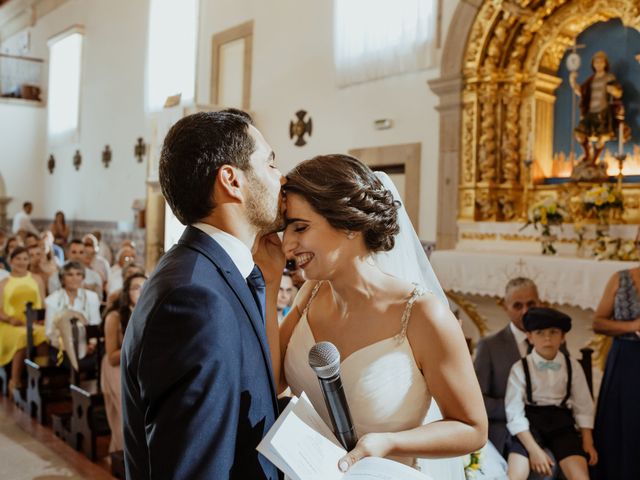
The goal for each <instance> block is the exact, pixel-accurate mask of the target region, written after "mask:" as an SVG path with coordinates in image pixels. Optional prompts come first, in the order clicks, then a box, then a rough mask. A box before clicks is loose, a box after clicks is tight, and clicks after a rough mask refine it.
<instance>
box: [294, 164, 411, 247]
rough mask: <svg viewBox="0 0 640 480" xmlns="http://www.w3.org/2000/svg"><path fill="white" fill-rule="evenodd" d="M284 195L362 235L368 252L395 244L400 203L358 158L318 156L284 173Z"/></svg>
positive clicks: (331, 223)
mask: <svg viewBox="0 0 640 480" xmlns="http://www.w3.org/2000/svg"><path fill="white" fill-rule="evenodd" d="M282 189H283V190H284V192H285V193H296V194H298V195H300V196H301V197H302V198H304V199H305V200H306V201H307V202H309V204H310V205H311V207H312V208H313V209H314V210H315V211H316V212H318V213H319V214H320V215H322V216H323V217H324V218H325V219H326V220H327V221H328V222H329V224H330V225H331V226H332V227H333V228H336V229H338V230H346V231H352V232H362V236H363V238H364V243H365V245H366V246H367V248H368V249H369V250H370V251H371V252H382V251H389V250H391V249H392V248H393V246H394V245H395V235H396V234H397V233H398V232H399V231H400V227H399V226H398V208H399V207H400V202H398V201H396V200H394V198H393V194H392V193H391V192H390V191H389V190H387V189H386V188H385V187H384V185H383V184H382V182H381V181H380V179H378V177H376V175H375V174H374V173H373V172H372V171H371V169H370V168H369V167H367V166H366V165H365V164H364V163H362V162H361V161H360V160H358V159H357V158H354V157H351V156H349V155H341V154H334V155H319V156H317V157H314V158H312V159H311V160H305V161H304V162H301V163H299V164H298V165H296V166H295V167H293V169H291V171H290V172H289V173H287V183H285V184H284V185H283V186H282Z"/></svg>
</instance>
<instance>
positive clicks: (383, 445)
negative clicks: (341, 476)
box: [338, 433, 393, 472]
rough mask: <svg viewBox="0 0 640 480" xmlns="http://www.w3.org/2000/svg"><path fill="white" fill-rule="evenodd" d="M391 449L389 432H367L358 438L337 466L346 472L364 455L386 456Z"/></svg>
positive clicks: (391, 442)
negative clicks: (353, 446)
mask: <svg viewBox="0 0 640 480" xmlns="http://www.w3.org/2000/svg"><path fill="white" fill-rule="evenodd" d="M392 450H393V441H392V440H391V434H389V433H367V434H366V435H363V436H362V437H361V438H360V440H358V443H357V445H356V446H355V448H354V449H353V450H351V451H350V452H349V453H347V454H346V455H345V456H344V457H342V458H341V459H340V461H339V462H338V468H339V469H340V471H342V472H346V471H347V470H349V468H351V467H352V466H353V464H354V463H356V462H357V461H358V460H362V459H363V458H364V457H382V458H384V457H386V456H387V455H389V453H391V451H392Z"/></svg>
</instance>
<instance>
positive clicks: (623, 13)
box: [458, 0, 640, 223]
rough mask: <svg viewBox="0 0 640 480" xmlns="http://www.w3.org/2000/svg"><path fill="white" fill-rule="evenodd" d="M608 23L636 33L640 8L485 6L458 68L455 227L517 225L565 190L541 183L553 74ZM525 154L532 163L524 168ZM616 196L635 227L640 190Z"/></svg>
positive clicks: (593, 1) (587, 1)
mask: <svg viewBox="0 0 640 480" xmlns="http://www.w3.org/2000/svg"><path fill="white" fill-rule="evenodd" d="M614 18H619V19H620V20H621V21H622V23H623V24H624V25H625V26H626V27H633V28H635V29H637V30H640V2H638V0H546V1H539V0H511V1H507V0H488V1H485V2H484V3H483V4H482V6H481V7H480V9H479V11H478V14H477V16H476V18H475V22H474V23H473V26H472V28H471V31H470V33H469V37H468V41H467V46H466V50H465V53H464V60H463V96H462V102H463V106H462V137H461V138H462V145H461V156H460V161H461V165H460V186H459V213H458V218H459V219H460V220H466V221H499V222H522V220H523V219H524V217H525V215H526V207H527V205H530V204H532V203H534V202H537V201H539V200H541V199H543V198H545V197H549V196H552V197H558V196H560V195H562V194H563V191H564V192H566V189H567V186H562V185H542V184H541V182H540V180H542V177H543V176H544V172H545V171H550V169H551V165H552V162H553V130H554V105H555V100H556V95H555V92H556V90H557V88H558V87H559V86H560V85H561V83H562V81H563V80H562V79H561V78H560V77H558V76H557V72H558V70H559V67H560V63H561V61H562V58H563V56H564V54H565V52H566V51H567V49H568V48H570V47H572V46H573V45H575V43H576V38H577V37H578V35H579V34H580V33H582V32H583V31H584V30H585V29H587V28H588V27H589V26H591V25H593V24H595V23H597V22H602V21H607V20H611V19H614ZM638 81H639V82H640V79H638ZM568 121H570V120H568ZM529 156H530V157H532V159H534V163H533V164H532V165H531V167H530V168H527V167H526V166H525V162H524V159H525V158H527V157H529ZM576 187H578V188H579V187H580V185H577V186H576V185H573V187H572V188H576ZM622 188H623V195H624V204H625V213H624V217H623V219H622V221H624V222H628V223H640V185H639V184H623V187H622Z"/></svg>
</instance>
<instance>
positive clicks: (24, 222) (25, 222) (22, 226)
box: [11, 210, 40, 235]
mask: <svg viewBox="0 0 640 480" xmlns="http://www.w3.org/2000/svg"><path fill="white" fill-rule="evenodd" d="M20 230H24V231H25V232H31V233H35V234H36V235H40V232H39V231H38V229H37V228H36V227H35V225H34V224H33V222H31V216H30V215H29V214H28V213H27V212H25V211H24V210H20V211H19V212H18V213H16V214H15V215H14V217H13V225H12V228H11V231H12V232H13V233H18V232H19V231H20Z"/></svg>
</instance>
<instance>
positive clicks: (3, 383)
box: [0, 362, 11, 396]
mask: <svg viewBox="0 0 640 480" xmlns="http://www.w3.org/2000/svg"><path fill="white" fill-rule="evenodd" d="M10 379H11V362H9V363H7V364H6V365H0V395H3V396H6V395H7V393H8V391H9V380H10Z"/></svg>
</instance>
